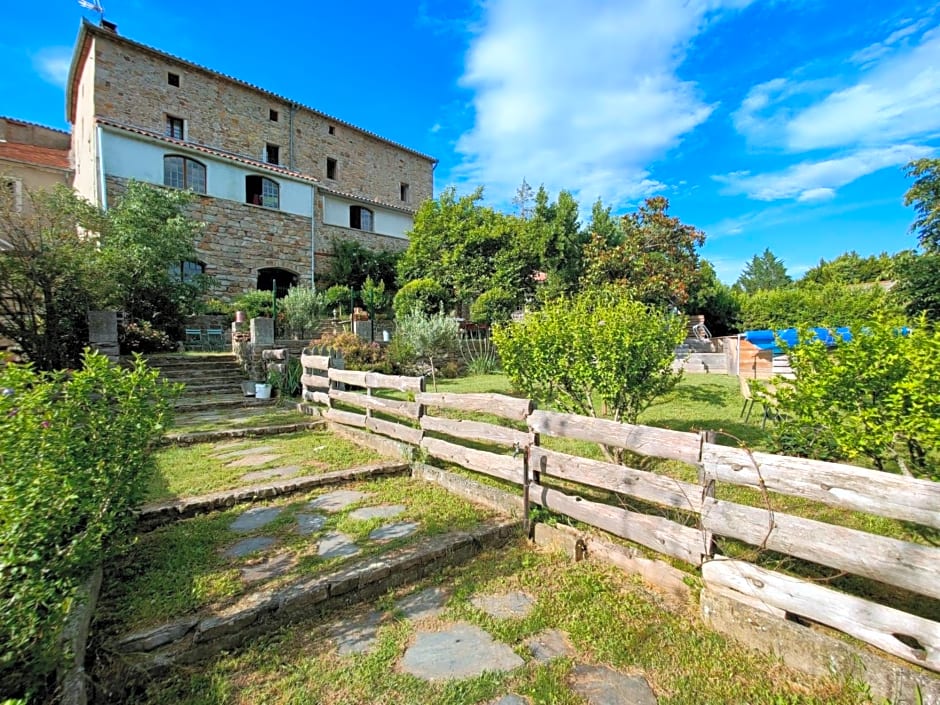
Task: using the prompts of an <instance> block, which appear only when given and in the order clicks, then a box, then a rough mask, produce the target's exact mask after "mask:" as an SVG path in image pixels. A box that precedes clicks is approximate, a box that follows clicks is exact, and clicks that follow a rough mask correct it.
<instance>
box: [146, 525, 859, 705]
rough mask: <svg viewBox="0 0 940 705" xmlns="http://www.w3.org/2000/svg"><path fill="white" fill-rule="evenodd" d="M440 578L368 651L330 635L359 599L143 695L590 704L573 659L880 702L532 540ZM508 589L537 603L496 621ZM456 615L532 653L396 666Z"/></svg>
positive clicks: (690, 681) (357, 703)
mask: <svg viewBox="0 0 940 705" xmlns="http://www.w3.org/2000/svg"><path fill="white" fill-rule="evenodd" d="M434 583H436V584H438V585H440V586H441V587H443V588H445V589H447V590H449V591H450V598H449V601H448V603H447V605H446V608H445V611H444V612H443V613H442V614H441V615H440V616H439V617H436V618H431V619H427V620H425V621H423V622H421V623H419V624H418V625H417V626H416V625H415V623H412V622H410V621H406V620H402V619H397V618H395V616H394V615H390V616H388V617H386V619H385V620H384V621H383V622H382V626H381V627H380V629H379V633H378V640H377V642H376V643H375V644H374V646H373V648H372V649H371V651H369V652H368V653H365V654H354V655H349V656H340V655H339V654H338V653H337V652H336V650H335V648H334V647H333V644H332V643H331V641H330V628H331V625H332V624H335V623H337V622H342V621H347V622H348V621H350V620H353V619H355V617H356V616H357V615H358V614H360V613H361V612H360V611H355V610H351V611H349V612H347V613H345V614H339V615H335V616H334V618H333V619H332V620H328V621H327V622H326V623H323V622H316V621H309V622H300V623H297V624H295V625H291V626H290V627H287V628H284V629H282V630H281V631H279V632H277V633H275V634H272V635H270V636H267V637H265V638H262V639H258V640H255V641H253V642H250V643H249V644H248V645H247V646H246V648H244V649H242V650H240V651H239V652H238V653H237V654H229V655H222V656H220V657H218V658H216V659H214V660H213V661H211V662H209V663H208V664H207V665H206V666H205V667H200V668H198V669H191V668H189V669H187V668H179V669H176V670H174V671H173V672H172V673H171V674H170V675H169V676H168V677H166V678H164V679H160V680H157V681H154V682H152V683H150V684H149V686H148V687H147V692H146V694H145V695H144V696H143V697H141V698H140V699H138V700H137V702H140V703H144V704H146V705H170V704H171V703H172V704H174V705H175V704H176V703H179V704H180V705H242V704H244V705H248V704H254V703H284V704H288V703H298V704H299V703H318V704H321V705H339V704H340V703H342V704H343V705H366V704H371V703H387V704H394V705H399V704H414V705H426V704H435V705H443V704H447V705H463V704H466V705H471V704H472V705H477V704H480V703H488V702H494V701H495V700H497V699H498V698H499V697H501V696H503V695H505V694H507V693H516V694H518V695H521V696H524V697H527V698H528V699H529V702H532V703H556V704H558V705H577V704H578V703H582V702H583V701H582V700H581V699H580V698H579V697H577V696H576V695H574V694H573V693H572V692H571V690H570V689H569V687H568V677H569V674H570V672H571V670H572V667H573V665H574V663H575V662H577V663H588V664H603V665H607V666H609V667H611V668H614V669H617V670H620V671H622V672H624V673H637V672H641V673H642V674H643V675H644V676H645V677H646V678H647V679H648V680H649V682H650V684H651V686H652V687H653V689H654V691H655V693H656V695H657V697H658V700H659V703H660V704H661V705H693V704H694V705H708V704H714V705H719V704H720V705H725V704H726V703H750V704H751V705H761V704H766V705H822V704H823V703H828V704H830V705H849V704H852V703H867V702H870V700H869V699H868V697H866V695H865V694H864V692H863V691H862V690H861V689H860V688H858V687H856V686H854V685H853V684H848V683H844V682H842V681H840V680H839V679H837V678H835V677H831V678H825V679H813V678H810V677H808V676H805V675H802V674H799V673H797V672H794V671H791V670H789V669H787V668H786V667H784V666H782V665H781V664H780V663H778V662H777V661H775V660H773V659H771V658H769V657H766V656H762V655H759V654H756V653H754V652H750V651H747V650H745V649H743V648H742V647H739V646H737V645H736V644H734V643H733V642H730V641H728V640H726V639H725V638H723V637H722V636H720V635H718V634H716V633H714V632H712V631H710V630H709V629H707V628H706V627H704V626H702V625H701V623H700V622H699V621H698V620H697V619H696V618H695V617H694V615H693V611H694V609H695V608H694V607H693V606H690V608H689V610H688V612H680V613H676V612H670V611H668V610H666V609H664V608H663V607H662V605H660V604H659V603H658V601H657V599H656V597H654V596H652V595H651V594H650V593H649V592H647V590H646V589H644V588H643V587H642V586H641V585H640V584H639V583H638V582H637V581H635V580H632V579H631V578H629V577H627V576H625V575H624V574H623V573H621V572H619V571H617V570H615V569H612V568H609V567H605V566H602V565H599V564H594V563H592V562H589V561H587V562H581V563H573V562H568V561H566V560H565V559H564V558H563V557H560V556H558V555H554V554H549V553H545V552H540V551H533V550H532V549H531V548H530V547H529V545H528V544H527V543H526V542H524V541H519V542H518V543H516V544H514V545H511V546H509V547H506V548H503V549H500V550H499V551H489V552H486V553H484V554H481V556H480V557H478V558H477V559H475V560H474V561H472V562H471V563H470V564H467V565H464V566H459V567H455V568H450V569H447V570H446V571H445V572H444V573H443V574H442V575H441V576H439V577H438V578H437V580H436V581H434ZM434 583H432V584H434ZM425 584H428V583H425ZM411 589H412V588H411V587H409V588H405V590H406V591H410V590H411ZM507 590H522V591H524V592H525V593H526V594H527V595H528V596H529V597H530V598H532V599H533V600H534V601H535V608H534V610H533V611H532V612H531V613H530V614H529V615H528V616H527V617H524V618H521V619H509V620H496V619H494V618H492V617H489V616H488V615H487V614H485V613H484V612H482V611H480V610H479V609H477V608H475V607H474V606H473V605H472V604H471V603H470V599H471V598H472V597H473V596H475V595H486V594H496V593H499V592H505V591H507ZM393 597H397V594H396V595H388V596H386V598H384V599H382V600H380V601H379V604H378V605H374V606H372V607H375V606H378V607H379V608H383V609H388V608H389V607H390V606H391V604H392V601H393ZM454 621H468V622H471V623H473V624H475V625H477V626H479V627H481V628H482V629H484V630H486V631H487V632H489V633H490V634H491V635H492V636H493V637H494V638H495V639H497V640H498V641H502V642H504V643H506V644H508V645H510V646H511V647H512V648H513V649H514V650H515V652H516V653H517V654H519V655H520V656H521V657H522V658H523V659H524V661H525V664H524V665H523V666H521V667H520V668H517V669H516V670H514V671H511V672H508V673H499V672H496V673H485V674H483V675H481V676H479V677H475V678H467V679H462V680H450V681H442V682H427V681H424V680H420V679H418V678H415V677H413V676H411V675H408V674H406V673H404V672H402V671H401V670H400V669H399V668H398V662H399V660H400V658H401V657H402V655H403V653H404V651H405V649H406V648H407V647H408V646H409V644H410V643H411V641H412V640H413V638H414V636H415V633H416V631H417V628H421V629H422V630H436V629H439V628H441V627H443V626H446V625H448V624H450V623H452V622H454ZM547 628H556V629H560V630H562V631H564V632H565V633H566V634H567V635H568V638H569V640H570V642H571V645H572V646H573V647H574V650H575V654H576V656H575V657H574V659H572V658H561V659H557V660H554V661H551V662H549V663H547V664H541V663H538V662H536V661H535V660H534V659H533V658H532V654H531V653H530V651H529V649H528V647H526V646H525V645H524V641H525V640H526V639H527V638H529V637H530V636H532V635H534V634H536V633H538V632H540V631H542V630H544V629H547Z"/></svg>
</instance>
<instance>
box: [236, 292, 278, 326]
mask: <svg viewBox="0 0 940 705" xmlns="http://www.w3.org/2000/svg"><path fill="white" fill-rule="evenodd" d="M232 307H233V308H234V309H235V310H236V311H244V312H245V317H246V318H247V319H248V320H249V321H250V320H251V319H252V318H262V317H263V318H271V317H272V316H274V300H273V299H272V294H271V292H270V291H258V290H255V291H247V292H245V293H244V294H242V295H241V296H239V297H238V298H237V299H235V301H234V303H233V304H232Z"/></svg>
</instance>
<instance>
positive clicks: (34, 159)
mask: <svg viewBox="0 0 940 705" xmlns="http://www.w3.org/2000/svg"><path fill="white" fill-rule="evenodd" d="M0 159H6V160H9V161H13V162H23V163H24V164H35V165H37V166H47V167H52V168H53V169H62V170H63V171H68V170H69V169H71V168H72V167H71V164H70V163H69V150H67V149H52V148H51V147H36V146H34V145H31V144H21V143H19V142H0Z"/></svg>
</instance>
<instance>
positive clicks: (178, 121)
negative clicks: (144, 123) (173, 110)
mask: <svg viewBox="0 0 940 705" xmlns="http://www.w3.org/2000/svg"><path fill="white" fill-rule="evenodd" d="M166 136H167V137H174V138H176V139H178V140H181V139H185V137H183V118H179V117H173V116H172V115H167V116H166Z"/></svg>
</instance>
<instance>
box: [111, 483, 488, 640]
mask: <svg viewBox="0 0 940 705" xmlns="http://www.w3.org/2000/svg"><path fill="white" fill-rule="evenodd" d="M337 489H354V490H358V491H360V492H365V493H368V494H369V496H368V497H367V498H365V499H362V500H360V501H358V502H356V503H354V504H351V505H350V506H349V507H347V508H346V509H343V510H342V511H339V512H336V513H326V512H322V511H318V510H315V509H311V508H309V507H308V503H309V501H310V500H312V499H315V498H316V497H317V496H319V495H321V494H325V493H327V492H332V491H335V490H337ZM383 504H391V505H404V510H403V511H402V512H401V513H400V514H398V515H397V516H395V517H394V518H393V519H379V518H376V519H368V520H357V519H355V518H353V517H351V516H350V512H351V511H352V510H354V509H356V508H358V507H363V506H370V507H371V506H377V505H383ZM255 507H270V508H280V510H281V512H280V514H278V516H277V517H276V518H275V519H274V520H273V521H272V522H271V523H269V524H266V525H264V526H262V527H260V528H257V529H255V530H253V531H246V532H235V531H232V530H230V529H229V525H230V524H231V523H232V522H233V521H234V520H235V519H236V518H237V517H238V516H240V515H241V514H243V513H244V512H245V511H246V510H247V509H248V507H246V506H240V507H235V508H232V509H229V510H227V511H223V512H216V513H212V514H209V515H205V516H200V517H196V518H194V519H187V520H184V521H179V522H175V523H173V524H169V525H167V526H163V527H160V528H158V529H155V530H154V531H151V532H149V533H146V534H142V535H140V536H138V537H137V539H136V541H135V542H134V543H133V544H131V545H129V546H128V547H127V548H126V550H125V551H124V552H123V553H121V554H120V555H119V556H117V557H116V558H115V559H114V560H113V561H111V562H110V564H109V566H108V572H107V575H106V576H105V580H104V585H105V590H104V592H103V596H102V604H101V607H100V609H99V614H102V615H107V618H106V620H105V621H106V623H107V624H106V626H105V624H104V623H103V624H102V627H103V628H106V629H107V630H108V631H110V632H113V633H125V632H127V631H130V630H134V629H138V628H140V627H143V626H148V625H153V624H159V623H162V622H165V621H169V620H171V619H173V618H175V617H181V616H183V615H185V614H187V613H190V612H193V611H195V610H199V609H202V608H208V607H211V608H213V609H219V608H222V607H224V606H225V605H227V604H229V603H231V602H232V601H233V600H234V599H235V598H237V597H238V596H239V595H242V594H244V593H245V592H246V591H247V590H249V589H252V588H256V587H258V586H259V584H258V583H253V584H251V585H249V584H246V583H245V582H243V581H242V579H241V569H242V568H244V567H246V566H249V565H252V564H255V563H258V562H259V560H262V559H263V558H265V557H271V556H274V555H278V556H281V555H285V554H286V555H288V556H289V560H290V562H291V563H292V567H291V568H290V569H289V570H288V571H287V572H286V573H285V574H284V575H283V576H282V577H280V578H276V579H274V581H271V582H267V583H264V584H265V585H266V586H267V585H272V584H275V583H281V582H284V581H286V580H288V579H289V578H292V577H297V576H299V575H316V574H320V573H323V572H324V571H327V570H332V569H334V568H336V567H337V566H338V565H340V564H342V563H344V562H348V561H352V560H361V559H362V558H365V557H368V556H370V555H375V554H378V553H384V552H387V551H388V550H390V549H393V548H396V547H398V546H401V545H403V544H405V543H412V542H414V541H415V540H417V539H419V538H422V537H425V536H431V535H436V534H442V533H447V532H450V531H461V530H466V529H470V528H472V527H474V526H476V525H478V524H479V523H480V522H481V521H482V520H484V519H486V518H488V517H491V516H493V512H492V511H490V510H486V509H483V508H480V507H477V506H475V505H473V504H471V503H470V502H467V501H465V500H462V499H459V498H457V497H454V496H453V495H452V494H450V493H448V492H447V491H446V490H444V489H443V488H441V487H438V486H437V485H432V484H430V483H424V482H420V481H417V480H412V479H411V478H409V477H391V478H383V479H380V480H374V481H370V482H362V483H356V484H355V485H348V486H345V487H330V488H326V489H322V490H318V491H316V492H313V493H310V494H307V495H303V496H295V497H291V498H286V499H282V500H280V501H273V502H270V503H265V504H258V505H255ZM298 514H302V515H311V514H318V515H320V516H323V517H325V520H326V521H325V523H324V524H323V526H322V527H321V528H320V529H318V530H317V531H315V532H313V533H311V534H308V535H302V534H301V532H299V531H298V526H299V524H298ZM390 522H414V523H417V524H418V525H419V526H418V529H417V531H415V533H413V534H410V535H409V536H407V537H405V538H401V539H395V540H393V541H390V542H387V543H378V542H376V541H371V540H369V539H368V536H369V533H370V532H371V531H372V530H373V529H376V528H378V527H379V526H381V525H383V524H388V523H390ZM330 532H342V533H343V534H346V535H347V536H349V537H350V538H351V539H353V540H354V541H355V543H356V544H357V546H359V548H360V549H361V552H360V553H359V554H358V555H356V556H354V557H350V558H331V559H325V558H322V557H320V556H318V555H317V545H318V541H319V539H321V538H322V537H323V536H324V535H325V534H327V533H330ZM250 537H270V538H274V539H275V543H274V544H273V545H272V546H270V547H268V548H266V549H264V551H263V552H254V553H250V554H248V555H246V556H243V557H228V556H226V555H225V550H226V549H228V548H230V547H231V546H233V545H234V544H236V543H238V542H240V541H242V540H243V539H246V538H250Z"/></svg>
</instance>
